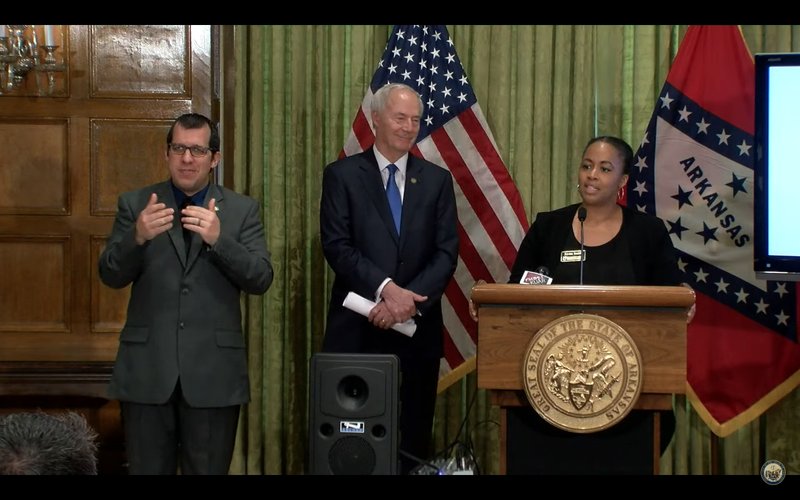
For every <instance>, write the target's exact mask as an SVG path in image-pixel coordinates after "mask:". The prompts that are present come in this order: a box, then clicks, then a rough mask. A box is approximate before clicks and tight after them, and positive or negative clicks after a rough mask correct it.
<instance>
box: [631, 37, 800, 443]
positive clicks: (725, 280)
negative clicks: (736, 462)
mask: <svg viewBox="0 0 800 500" xmlns="http://www.w3.org/2000/svg"><path fill="white" fill-rule="evenodd" d="M754 78H755V77H754V64H753V58H752V56H751V54H750V52H749V50H748V48H747V46H746V44H745V41H744V38H743V37H742V33H741V31H740V29H739V28H738V27H736V26H692V27H690V28H689V29H688V31H687V32H686V37H685V38H684V40H683V42H682V43H681V45H680V47H679V49H678V55H677V56H676V57H675V61H674V62H673V64H672V67H671V69H670V71H669V74H668V75H667V81H666V82H665V83H664V87H663V89H662V90H661V94H660V96H659V98H658V100H657V102H656V109H655V111H654V112H653V116H652V118H651V119H650V123H649V125H648V126H647V132H646V133H645V136H644V139H643V140H642V143H641V145H640V147H639V150H638V151H637V154H636V157H635V158H634V168H633V171H632V172H631V177H630V181H629V184H628V192H627V204H628V206H631V207H632V208H635V209H638V210H640V211H643V212H648V213H651V214H655V215H657V216H659V217H660V218H661V219H663V220H664V221H665V223H666V224H667V227H668V229H669V232H670V235H671V237H672V241H673V243H674V244H675V248H676V249H677V250H678V264H679V265H680V267H681V270H682V271H683V273H684V278H685V281H686V282H687V283H689V284H690V285H691V286H692V288H694V290H695V292H696V294H697V314H696V316H695V318H694V321H693V322H692V323H691V324H690V325H689V327H688V337H687V350H688V352H687V378H688V383H689V389H688V396H689V399H690V401H691V402H692V404H693V405H694V407H695V409H696V410H697V412H698V414H699V415H700V416H701V417H702V418H703V420H704V421H705V422H706V424H707V425H708V426H709V427H710V428H711V430H712V431H713V432H714V433H715V434H717V435H719V436H722V437H724V436H727V435H729V434H731V433H732V432H734V431H735V430H737V429H738V428H740V427H741V426H742V425H745V424H747V423H748V422H750V421H752V420H753V419H755V418H756V417H758V416H759V415H760V414H761V413H763V412H764V411H765V410H766V409H768V408H769V407H770V406H771V405H772V404H774V403H775V402H777V401H778V400H779V399H780V398H782V397H783V396H785V395H786V394H788V393H789V392H790V391H791V390H792V389H794V387H795V386H797V385H798V383H800V347H798V343H797V333H798V332H797V325H798V324H797V293H796V288H795V284H794V283H787V282H779V281H762V280H757V279H756V277H755V272H754V271H753V166H754V155H755V150H754V148H753V142H754V107H755V105H754V87H755V81H754Z"/></svg>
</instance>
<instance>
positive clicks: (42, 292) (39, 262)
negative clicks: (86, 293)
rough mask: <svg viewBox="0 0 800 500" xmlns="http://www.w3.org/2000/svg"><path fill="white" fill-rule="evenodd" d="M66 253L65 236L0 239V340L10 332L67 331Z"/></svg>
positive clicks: (68, 279) (67, 276)
mask: <svg viewBox="0 0 800 500" xmlns="http://www.w3.org/2000/svg"><path fill="white" fill-rule="evenodd" d="M69 254H70V252H69V238H67V237H58V236H40V237H32V236H25V237H20V236H0V262H2V263H3V270H4V271H3V279H2V280H0V338H2V332H10V331H14V332H58V333H68V332H69V328H70V325H69V316H70V295H69V290H70V287H69V283H70V267H69V262H70V255H69ZM21 283H26V284H27V285H25V286H20V284H21Z"/></svg>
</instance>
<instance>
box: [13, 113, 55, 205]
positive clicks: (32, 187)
mask: <svg viewBox="0 0 800 500" xmlns="http://www.w3.org/2000/svg"><path fill="white" fill-rule="evenodd" d="M67 131H68V121H67V120H66V119H61V120H57V119H13V118H0V151H3V152H5V153H6V154H4V155H3V163H2V168H0V214H48V215H63V214H66V213H67V212H69V207H68V205H67V204H68V200H69V193H68V186H69V185H68V184H67V177H68V172H67Z"/></svg>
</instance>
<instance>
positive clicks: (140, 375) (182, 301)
mask: <svg viewBox="0 0 800 500" xmlns="http://www.w3.org/2000/svg"><path fill="white" fill-rule="evenodd" d="M219 142H220V140H219V133H218V132H217V127H216V126H215V125H214V123H213V122H211V121H210V120H209V119H208V118H207V117H205V116H202V115H198V114H194V113H192V114H185V115H182V116H181V117H179V118H178V119H177V120H175V122H174V123H173V125H172V128H171V129H170V131H169V133H168V134H167V147H166V160H167V164H168V166H169V172H170V180H167V181H165V182H162V183H159V184H154V185H152V186H148V187H145V188H142V189H139V190H137V191H132V192H129V193H124V194H122V195H121V196H120V197H119V202H118V208H117V216H116V220H115V221H114V228H113V230H112V233H111V236H110V237H109V238H108V242H107V244H106V248H105V250H104V251H103V253H102V255H101V256H100V262H99V268H100V278H101V279H102V281H103V283H105V284H106V285H108V286H110V287H112V288H122V287H125V286H127V285H129V284H131V283H132V284H133V286H132V287H131V297H130V302H129V303H128V315H127V321H126V322H125V326H124V328H123V329H122V332H121V334H120V345H119V351H118V353H117V361H116V364H115V365H114V372H113V375H112V378H111V384H110V387H109V394H110V395H111V397H112V398H115V399H119V400H120V402H121V409H122V421H123V426H124V428H125V437H126V445H127V446H126V449H127V455H128V462H129V472H130V473H131V474H175V473H176V472H177V466H178V460H180V470H181V473H182V474H227V473H228V468H229V467H230V462H231V458H232V456H233V447H234V439H235V436H236V427H237V423H238V417H239V406H240V405H241V404H243V403H247V402H248V401H249V400H250V385H249V379H248V373H247V361H246V360H247V357H246V352H245V342H244V337H243V335H242V318H241V312H240V296H241V293H242V292H245V293H250V294H263V293H264V292H266V290H267V288H268V287H269V285H270V283H272V265H271V263H270V259H269V253H268V252H267V248H266V240H265V236H264V226H263V224H262V223H261V219H260V216H259V213H260V207H259V204H258V203H257V202H256V201H255V200H253V199H252V198H248V197H246V196H243V195H240V194H237V193H234V192H233V191H231V190H229V189H226V188H224V187H222V186H218V185H216V184H212V183H210V175H209V174H210V173H211V170H212V169H214V168H215V167H216V166H217V164H218V163H219V160H220V153H219ZM179 207H186V208H179Z"/></svg>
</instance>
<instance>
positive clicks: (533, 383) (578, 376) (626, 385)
mask: <svg viewBox="0 0 800 500" xmlns="http://www.w3.org/2000/svg"><path fill="white" fill-rule="evenodd" d="M642 369H643V366H642V356H641V354H640V353H639V349H638V348H637V347H636V344H635V343H634V341H633V339H632V338H631V336H630V335H629V334H628V332H626V331H625V329H624V328H622V327H621V326H619V325H618V324H616V323H614V322H613V321H611V320H609V319H606V318H604V317H602V316H598V315H594V314H571V315H567V316H562V317H561V318H558V319H556V320H554V321H551V322H550V323H548V324H547V325H545V326H544V327H542V328H541V329H540V330H539V331H538V332H537V333H536V334H535V335H534V336H533V337H532V338H531V340H530V342H529V343H528V347H527V349H526V350H525V353H524V358H523V363H522V377H523V382H524V384H523V385H524V390H525V395H526V396H527V398H528V402H529V403H530V404H531V406H532V407H533V409H534V410H536V412H537V413H538V414H539V415H540V416H541V417H542V418H543V419H545V420H546V421H548V422H549V423H551V424H552V425H554V426H556V427H558V428H560V429H563V430H566V431H570V432H576V433H591V432H597V431H601V430H603V429H607V428H609V427H611V426H613V425H615V424H617V423H619V422H620V421H621V420H622V419H623V418H625V416H626V415H627V414H628V412H630V411H631V409H632V408H633V406H634V404H635V403H636V400H637V399H638V398H639V394H640V393H641V389H642Z"/></svg>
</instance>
